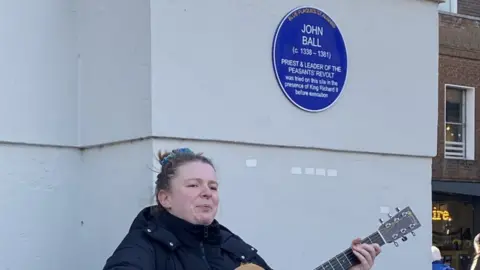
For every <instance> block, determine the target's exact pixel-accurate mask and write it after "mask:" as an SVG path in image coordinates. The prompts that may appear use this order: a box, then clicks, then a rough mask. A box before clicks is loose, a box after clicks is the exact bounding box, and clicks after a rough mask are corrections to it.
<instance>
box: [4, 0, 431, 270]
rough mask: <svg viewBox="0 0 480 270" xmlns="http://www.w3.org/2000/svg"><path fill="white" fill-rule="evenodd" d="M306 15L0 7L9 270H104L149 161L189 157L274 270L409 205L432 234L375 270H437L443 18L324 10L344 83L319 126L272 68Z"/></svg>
mask: <svg viewBox="0 0 480 270" xmlns="http://www.w3.org/2000/svg"><path fill="white" fill-rule="evenodd" d="M37 2H38V3H37ZM301 4H311V3H309V2H307V1H301V0H297V1H283V2H278V1H276V2H272V1H269V2H258V1H251V0H247V1H242V2H238V1H214V2H209V3H205V2H202V3H200V2H198V1H192V0H189V1H181V2H178V1H147V0H139V1H128V0H120V1H118V0H104V1H80V0H70V1H59V0H43V1H36V2H35V3H30V2H28V5H27V3H26V2H25V1H10V2H4V3H0V38H1V40H3V41H4V42H2V44H1V45H0V59H2V61H0V94H1V96H2V98H1V99H0V123H1V124H2V127H1V128H0V142H2V144H0V166H1V167H2V168H3V170H1V171H0V179H2V182H0V195H1V198H2V200H1V201H0V206H1V207H0V214H1V216H2V220H6V222H4V223H1V224H0V225H1V228H2V229H1V230H0V239H2V243H8V245H0V266H1V267H3V268H7V269H10V270H17V269H21V270H23V269H36V270H60V269H73V270H75V269H78V270H80V269H101V267H102V266H103V264H104V262H105V260H106V258H107V257H108V256H109V255H110V254H111V252H112V251H113V249H114V248H115V247H116V245H118V243H119V242H120V240H121V239H122V238H123V236H124V234H125V233H126V230H127V229H128V227H129V226H130V223H131V221H132V219H133V218H134V216H135V215H136V213H137V212H138V211H139V210H140V209H141V208H142V207H143V206H145V205H147V204H149V203H151V202H152V200H151V199H152V198H151V196H152V182H153V180H154V178H155V174H154V172H152V168H153V169H155V168H158V165H157V162H156V161H155V153H156V151H157V150H158V149H171V148H173V147H178V146H190V147H192V148H193V149H194V150H196V151H204V152H205V153H206V154H207V155H209V156H211V157H213V159H214V161H215V162H216V164H217V167H218V170H219V176H220V179H221V180H220V181H221V200H222V206H221V209H220V213H219V219H220V220H221V221H222V222H224V223H225V224H226V225H227V226H229V227H230V228H231V229H232V230H234V231H235V232H238V233H239V234H240V235H241V236H242V237H244V238H245V239H246V240H247V241H249V242H251V243H252V244H254V245H255V246H257V247H258V248H259V249H260V251H261V253H262V255H263V256H264V257H265V258H266V259H267V260H268V261H269V263H270V264H271V265H272V266H273V267H274V268H275V269H310V268H313V267H315V266H317V265H319V264H320V263H321V262H323V261H324V260H326V259H329V258H330V257H331V256H333V255H336V254H337V253H338V252H340V251H341V250H343V248H345V247H347V246H348V244H349V241H350V240H351V239H352V238H353V237H355V236H365V235H367V234H370V233H371V232H372V231H373V230H375V229H376V227H377V226H378V223H377V219H378V218H379V217H382V216H381V215H380V213H379V210H380V207H381V206H390V207H392V208H393V207H395V206H399V207H404V206H407V205H410V206H411V207H412V208H413V210H414V211H415V213H416V214H417V215H418V217H419V218H420V219H421V221H422V225H423V227H422V228H421V229H420V230H419V231H418V233H417V238H415V240H410V241H408V242H406V243H403V244H401V246H400V247H399V248H397V250H395V248H394V247H393V246H387V247H385V248H384V250H385V252H384V253H383V254H382V256H381V257H380V258H379V260H378V266H377V267H376V268H378V269H392V270H396V269H406V268H407V269H413V268H415V269H421V268H428V267H430V249H429V247H430V245H431V223H430V218H431V217H430V211H431V198H430V197H431V195H430V194H431V191H430V179H431V166H430V165H431V162H430V157H431V156H434V155H435V151H436V114H437V107H436V106H437V91H436V90H435V89H437V77H436V76H437V73H436V70H437V55H438V51H437V50H436V48H437V42H438V38H437V33H438V29H437V28H438V26H437V8H436V5H435V4H434V3H430V2H423V1H406V0H402V1H398V0H383V1H380V0H369V1H368V3H365V2H363V3H361V4H360V3H358V4H357V3H353V2H351V1H346V0H339V1H333V2H332V1H320V2H316V3H315V4H316V5H317V6H318V7H320V8H322V9H323V10H325V11H326V12H327V13H328V14H329V15H330V16H331V17H333V18H334V19H335V21H336V23H337V24H338V25H339V26H340V27H341V30H342V33H343V36H344V38H345V41H346V45H347V49H348V55H349V72H348V74H349V75H348V78H347V86H346V88H345V89H344V93H343V94H342V97H341V98H340V100H339V101H338V102H337V103H336V105H335V106H333V107H332V108H330V109H329V110H327V111H325V112H322V113H316V114H311V113H305V112H303V111H301V110H299V109H297V108H296V107H295V106H293V105H292V104H290V103H289V102H288V100H287V99H286V98H285V97H284V96H283V93H282V92H281V90H280V88H279V87H278V85H277V82H276V81H275V77H274V73H273V70H272V65H271V45H272V38H273V34H274V32H275V29H276V27H277V24H278V23H279V22H280V20H281V18H282V17H283V16H284V15H285V14H286V13H287V12H288V11H289V10H290V9H292V8H294V7H296V6H298V5H301ZM26 6H28V9H27V8H25V7H26ZM372 7H375V8H372ZM404 14H409V16H408V20H407V19H406V17H405V16H404ZM247 17H248V18H249V19H248V23H247V20H246V18H247ZM365 18H368V20H365ZM412 18H413V19H412ZM207 29H208V30H207ZM411 40H415V42H411ZM432 48H434V49H432ZM429 71H430V72H429ZM298 130H300V131H301V132H297V131H298ZM352 135H355V136H352ZM162 137H169V138H174V139H173V140H172V139H165V138H162ZM139 138H145V139H140V140H137V139H139ZM180 139H181V140H180ZM198 139H200V140H198ZM120 141H121V142H120ZM227 141H237V142H238V143H236V144H233V143H228V142H227ZM113 142H116V143H113ZM245 143H246V144H245ZM97 144H100V145H101V146H96V147H89V146H91V145H97ZM266 144H268V145H270V146H266ZM78 147H82V148H86V149H80V148H78ZM305 147H306V148H308V149H304V148H305ZM314 149H317V150H314ZM318 149H324V150H318ZM332 150H335V151H332ZM247 158H255V159H257V161H258V166H257V167H255V168H247V167H246V166H245V160H246V159H247ZM294 166H299V167H303V168H306V167H312V168H326V169H328V168H333V169H336V170H337V172H338V176H336V177H326V176H325V177H322V176H309V175H304V174H302V175H292V174H291V173H290V169H291V167H294ZM239 189H240V192H239V191H238V190H239ZM361 189H363V190H364V192H361ZM88 196H90V197H88ZM331 201H333V202H331ZM48 215H50V216H48ZM297 219H300V220H302V222H296V220H297ZM82 222H83V223H82ZM292 226H293V229H292ZM272 228H274V229H272ZM335 232H336V233H337V235H335ZM277 234H283V235H284V237H285V238H284V241H281V242H279V240H278V238H277V237H276V235H277ZM279 243H282V244H283V245H288V246H290V247H291V252H289V256H285V253H284V248H282V249H280V248H279V247H281V246H282V245H280V244H279ZM318 243H322V244H323V245H318ZM19 250H21V252H18V251H19ZM398 258H402V259H401V260H399V259H398ZM392 261H395V264H394V265H392ZM72 262H74V263H72Z"/></svg>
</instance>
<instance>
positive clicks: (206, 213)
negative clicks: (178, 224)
mask: <svg viewBox="0 0 480 270" xmlns="http://www.w3.org/2000/svg"><path fill="white" fill-rule="evenodd" d="M217 189H218V183H217V177H216V173H215V170H214V169H213V167H212V166H210V165H209V164H206V163H204V162H200V161H193V162H189V163H186V164H183V165H181V166H179V167H178V168H177V170H176V173H175V175H174V176H173V177H172V179H171V183H170V191H164V190H162V191H160V192H159V193H158V200H159V201H160V203H161V204H162V205H163V207H164V208H165V209H167V210H168V211H170V213H172V214H173V215H175V216H177V217H179V218H182V219H184V220H186V221H188V222H190V223H193V224H202V225H209V224H211V223H212V222H213V220H214V219H215V216H216V214H217V208H218V202H219V198H218V190H217Z"/></svg>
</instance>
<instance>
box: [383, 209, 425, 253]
mask: <svg viewBox="0 0 480 270" xmlns="http://www.w3.org/2000/svg"><path fill="white" fill-rule="evenodd" d="M396 210H397V213H396V214H395V215H394V216H392V215H390V214H389V215H388V216H389V219H388V220H387V221H385V222H384V221H382V220H381V219H380V222H381V223H382V225H380V227H378V233H380V234H381V235H382V237H383V239H384V240H385V242H386V243H394V244H395V246H398V243H397V240H399V239H401V240H402V241H404V242H405V241H407V239H408V238H407V235H408V234H410V233H411V234H412V235H413V236H415V232H414V231H415V230H417V229H418V228H420V227H421V226H422V225H421V224H420V222H419V221H418V219H417V217H416V216H415V214H414V213H413V211H412V209H410V207H405V208H404V209H402V210H400V209H399V208H398V207H397V208H396Z"/></svg>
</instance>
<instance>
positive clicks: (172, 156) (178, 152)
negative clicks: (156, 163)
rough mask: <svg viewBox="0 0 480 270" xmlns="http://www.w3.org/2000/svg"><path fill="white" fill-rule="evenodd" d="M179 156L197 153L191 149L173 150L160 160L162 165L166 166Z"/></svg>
mask: <svg viewBox="0 0 480 270" xmlns="http://www.w3.org/2000/svg"><path fill="white" fill-rule="evenodd" d="M177 154H191V155H195V153H194V152H193V151H192V150H190V148H178V149H175V150H173V151H172V152H171V153H170V154H168V155H167V156H166V157H164V158H163V159H162V160H160V165H162V166H165V164H167V163H168V162H169V161H170V160H171V159H172V158H174V157H176V156H177Z"/></svg>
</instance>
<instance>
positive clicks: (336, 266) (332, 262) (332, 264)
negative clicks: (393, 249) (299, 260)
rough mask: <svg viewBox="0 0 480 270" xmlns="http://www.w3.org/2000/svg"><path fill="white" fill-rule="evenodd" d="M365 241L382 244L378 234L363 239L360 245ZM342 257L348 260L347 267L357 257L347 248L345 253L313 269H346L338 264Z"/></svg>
mask: <svg viewBox="0 0 480 270" xmlns="http://www.w3.org/2000/svg"><path fill="white" fill-rule="evenodd" d="M366 241H369V242H370V244H372V243H377V244H382V243H383V239H382V237H381V235H380V233H378V232H375V233H373V234H372V235H370V236H368V237H367V238H365V239H363V241H362V243H366ZM342 255H344V256H342ZM339 256H342V259H340V258H338V257H339ZM343 257H346V258H347V259H348V263H349V266H348V267H350V266H352V262H353V261H355V260H356V259H357V256H355V254H354V253H353V251H352V249H351V248H348V249H346V250H345V251H343V252H342V253H339V254H337V255H336V256H335V257H333V258H332V259H330V260H328V261H326V262H325V263H323V264H322V265H320V266H319V267H317V268H315V269H314V270H337V269H338V270H340V269H346V268H344V267H343V265H342V263H340V261H343ZM332 267H333V268H332ZM347 269H348V268H347Z"/></svg>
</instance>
